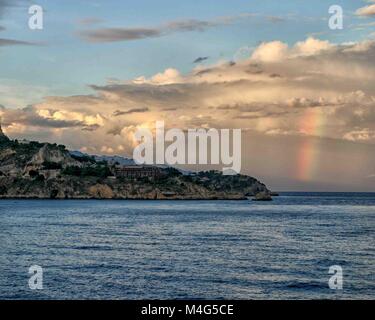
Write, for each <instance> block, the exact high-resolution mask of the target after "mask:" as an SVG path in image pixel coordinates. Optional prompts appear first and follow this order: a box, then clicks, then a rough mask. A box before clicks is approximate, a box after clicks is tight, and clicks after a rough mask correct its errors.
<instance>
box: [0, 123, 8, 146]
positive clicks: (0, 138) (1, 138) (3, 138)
mask: <svg viewBox="0 0 375 320" xmlns="http://www.w3.org/2000/svg"><path fill="white" fill-rule="evenodd" d="M4 141H9V138H8V137H7V136H6V135H5V134H4V132H3V130H2V129H1V124H0V142H4Z"/></svg>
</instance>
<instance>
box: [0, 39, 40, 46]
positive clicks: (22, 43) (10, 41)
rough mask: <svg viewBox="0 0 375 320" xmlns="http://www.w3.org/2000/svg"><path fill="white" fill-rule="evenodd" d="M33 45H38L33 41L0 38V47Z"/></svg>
mask: <svg viewBox="0 0 375 320" xmlns="http://www.w3.org/2000/svg"><path fill="white" fill-rule="evenodd" d="M35 45H38V44H37V43H33V42H28V41H21V40H13V39H3V38H0V47H4V46H35Z"/></svg>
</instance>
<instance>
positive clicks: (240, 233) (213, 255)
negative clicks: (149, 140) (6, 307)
mask: <svg viewBox="0 0 375 320" xmlns="http://www.w3.org/2000/svg"><path fill="white" fill-rule="evenodd" d="M0 229H1V233H0V299H374V298H375V248H374V244H375V194H368V193H367V194H365V193H364V194H359V193H357V194H354V193H353V194H348V193H345V194H341V193H333V194H325V193H299V194H296V193H283V194H281V196H280V197H276V198H275V201H273V202H262V203H261V202H252V201H95V200H92V201H80V200H73V201H70V200H63V201H49V200H44V201H39V200H29V201H24V200H1V201H0ZM31 265H39V266H41V267H42V268H43V290H30V288H29V286H28V280H29V277H30V275H29V274H28V269H29V267H30V266H31ZM332 265H339V266H340V267H341V268H342V270H343V289H342V290H332V289H330V288H329V286H328V280H329V278H330V277H331V276H332V275H330V274H329V273H328V270H329V267H330V266H332Z"/></svg>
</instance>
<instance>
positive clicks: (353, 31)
mask: <svg viewBox="0 0 375 320" xmlns="http://www.w3.org/2000/svg"><path fill="white" fill-rule="evenodd" d="M34 4H37V5H40V6H41V7H42V8H43V12H44V14H43V29H42V30H31V29H30V28H29V26H28V21H29V18H30V14H29V13H28V10H29V7H30V6H31V5H34ZM331 5H340V6H341V7H342V9H343V13H344V16H343V29H336V30H332V29H330V28H329V24H328V22H329V19H330V16H331V14H330V13H329V12H328V9H329V7H330V6H331ZM374 62H375V1H371V0H369V1H362V0H355V1H352V0H341V1H334V2H332V3H331V1H327V0H324V1H323V0H315V1H314V2H311V1H303V0H286V1H274V0H264V1H250V0H247V1H243V0H241V1H240V0H232V1H227V0H199V1H198V0H191V1H171V0H163V1H160V0H157V1H155V0H139V1H114V0H106V1H104V0H103V1H100V0H96V1H88V0H74V1H72V0H64V1H57V0H48V1H47V0H38V1H36V0H35V1H28V0H0V116H1V119H2V127H3V130H4V132H6V134H8V135H9V136H10V137H12V138H18V139H20V138H26V139H29V140H39V141H48V142H57V143H63V144H65V145H66V146H67V147H68V148H70V149H73V150H81V151H83V152H88V153H91V154H108V155H114V154H117V155H122V156H131V155H132V150H133V148H134V139H133V133H134V131H135V130H136V129H137V128H139V127H150V128H152V126H153V124H154V123H155V121H157V120H164V121H165V123H166V126H167V127H169V128H181V129H188V128H206V129H208V128H218V129H221V128H229V129H234V128H240V129H242V172H243V173H244V174H250V175H253V176H255V177H257V178H259V179H260V180H262V181H263V182H265V183H266V184H267V186H269V187H270V188H271V189H273V190H280V191H282V190H296V191H374V190H375V148H374V143H375V86H374V80H375V79H374V78H375V64H374ZM200 169H202V168H200ZM203 169H205V168H203Z"/></svg>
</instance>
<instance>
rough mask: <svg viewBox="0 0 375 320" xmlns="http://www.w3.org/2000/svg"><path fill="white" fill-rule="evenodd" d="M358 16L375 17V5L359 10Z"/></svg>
mask: <svg viewBox="0 0 375 320" xmlns="http://www.w3.org/2000/svg"><path fill="white" fill-rule="evenodd" d="M356 14H357V15H359V16H374V15H375V4H372V5H369V6H366V7H363V8H359V9H358V10H357V11H356Z"/></svg>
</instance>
